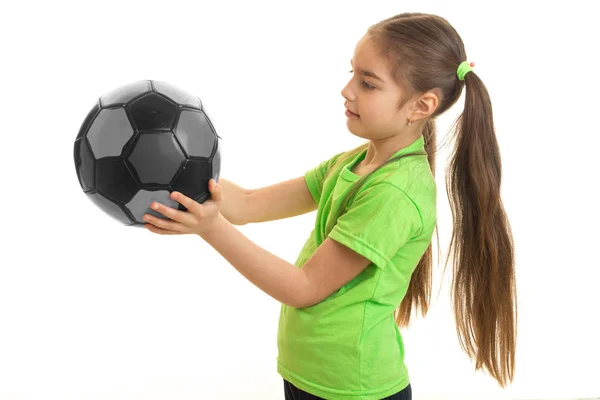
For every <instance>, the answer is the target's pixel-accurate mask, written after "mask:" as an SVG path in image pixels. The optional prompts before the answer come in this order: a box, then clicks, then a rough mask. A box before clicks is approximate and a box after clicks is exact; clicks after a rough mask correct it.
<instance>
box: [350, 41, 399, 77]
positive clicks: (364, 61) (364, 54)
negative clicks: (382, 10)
mask: <svg viewBox="0 0 600 400" xmlns="http://www.w3.org/2000/svg"><path fill="white" fill-rule="evenodd" d="M351 61H352V63H353V65H354V66H355V67H357V68H361V69H365V70H368V71H371V72H374V73H375V74H377V75H378V76H380V77H382V78H383V79H384V80H385V81H386V82H387V81H389V80H390V75H389V72H388V67H387V65H386V62H385V59H384V58H383V57H381V56H380V55H379V53H378V49H377V48H376V47H375V45H374V44H373V42H372V41H371V40H370V39H367V38H366V37H365V36H363V37H362V38H361V39H360V40H359V41H358V43H357V44H356V47H355V48H354V55H353V57H352V59H351Z"/></svg>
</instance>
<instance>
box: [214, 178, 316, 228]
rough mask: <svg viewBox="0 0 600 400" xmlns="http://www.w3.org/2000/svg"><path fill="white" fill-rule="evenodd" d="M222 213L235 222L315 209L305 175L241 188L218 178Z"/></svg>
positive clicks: (270, 219) (264, 219) (241, 223)
mask: <svg viewBox="0 0 600 400" xmlns="http://www.w3.org/2000/svg"><path fill="white" fill-rule="evenodd" d="M219 185H220V186H221V188H222V190H223V195H224V199H223V202H222V203H221V214H223V216H224V217H225V219H227V220H228V221H229V222H231V223H232V224H234V225H246V224H249V223H258V222H267V221H274V220H278V219H284V218H291V217H295V216H297V215H302V214H306V213H308V212H311V211H315V210H316V209H317V204H316V203H315V200H314V199H313V197H312V195H311V194H310V191H309V190H308V187H307V186H306V181H305V180H304V176H300V177H297V178H294V179H290V180H287V181H284V182H279V183H276V184H273V185H270V186H266V187H263V188H260V189H251V190H250V189H244V188H241V187H239V186H238V185H236V184H235V183H233V182H231V181H228V180H226V179H223V178H221V179H220V180H219Z"/></svg>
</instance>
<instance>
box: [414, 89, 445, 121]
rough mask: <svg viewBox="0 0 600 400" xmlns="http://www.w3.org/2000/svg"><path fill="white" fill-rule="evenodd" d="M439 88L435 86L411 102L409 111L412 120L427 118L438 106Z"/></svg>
mask: <svg viewBox="0 0 600 400" xmlns="http://www.w3.org/2000/svg"><path fill="white" fill-rule="evenodd" d="M441 93H442V91H441V89H439V88H435V89H432V90H430V91H428V92H426V93H424V94H423V95H422V96H421V97H420V98H419V99H418V100H417V101H415V102H414V103H413V108H412V111H411V114H412V120H413V122H414V121H416V120H419V119H423V118H427V117H429V116H430V115H431V114H433V112H434V111H435V110H436V109H437V108H438V105H439V99H440V96H441Z"/></svg>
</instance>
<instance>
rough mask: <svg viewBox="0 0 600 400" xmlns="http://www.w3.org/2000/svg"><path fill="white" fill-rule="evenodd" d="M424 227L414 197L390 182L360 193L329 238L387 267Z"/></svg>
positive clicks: (378, 265) (382, 267) (381, 266)
mask: <svg viewBox="0 0 600 400" xmlns="http://www.w3.org/2000/svg"><path fill="white" fill-rule="evenodd" d="M421 230H422V222H421V214H420V212H419V209H418V208H417V206H416V205H415V203H414V202H413V201H412V199H411V198H410V197H409V196H408V195H407V194H406V193H405V192H404V191H402V190H401V189H399V188H397V187H396V186H394V185H392V184H389V183H380V184H376V185H373V186H372V187H370V188H367V189H365V190H364V191H362V192H359V193H358V194H357V195H356V197H355V198H354V200H353V201H352V203H351V204H350V206H349V207H348V209H347V210H346V212H345V213H344V214H342V215H341V216H340V217H339V218H338V220H337V223H336V225H335V226H334V227H333V228H332V229H331V232H330V233H329V237H330V238H332V239H333V240H335V241H336V242H339V243H341V244H343V245H345V246H347V247H349V248H351V249H352V250H354V251H356V252H357V253H359V254H361V255H362V256H364V257H366V258H368V259H369V260H371V261H372V262H373V263H374V264H375V265H376V266H377V267H379V268H381V269H384V268H385V266H386V265H387V264H388V263H389V261H390V260H391V259H392V257H393V256H394V255H395V254H396V253H397V252H398V250H399V249H400V248H401V247H402V246H404V245H405V244H406V243H407V242H408V241H409V240H410V239H411V238H413V237H415V236H417V235H418V234H419V233H420V231H421Z"/></svg>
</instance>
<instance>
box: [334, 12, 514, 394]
mask: <svg viewBox="0 0 600 400" xmlns="http://www.w3.org/2000/svg"><path fill="white" fill-rule="evenodd" d="M367 34H368V37H369V39H371V40H372V41H373V44H374V45H375V46H376V48H377V49H378V50H379V54H380V55H381V56H382V57H383V58H384V59H385V60H386V61H387V62H388V65H389V66H390V69H391V72H392V76H393V77H394V79H395V80H396V82H397V83H398V84H399V85H400V86H401V87H403V88H406V90H405V95H404V96H403V99H402V100H401V101H400V104H399V108H401V107H402V106H403V105H404V104H405V103H406V101H408V99H409V98H410V97H411V96H412V95H413V94H414V93H425V92H427V91H429V90H431V89H434V88H439V89H441V94H442V95H441V97H440V99H439V105H438V108H437V109H436V110H435V111H434V112H433V113H432V114H431V115H430V116H429V119H428V120H427V122H426V123H425V125H424V127H423V132H422V135H423V138H424V140H425V151H426V154H424V153H409V154H403V155H400V156H398V157H394V158H391V159H389V160H388V161H386V162H385V163H384V164H382V165H381V166H379V167H378V168H377V169H376V170H374V171H371V172H370V173H369V174H367V175H365V176H363V177H361V178H360V179H359V180H358V181H357V182H356V183H355V185H354V187H353V188H352V189H351V190H350V192H349V193H348V194H347V195H346V197H345V198H344V200H343V202H342V205H341V206H340V208H339V209H338V213H337V217H336V218H334V221H337V219H338V218H339V216H340V215H341V213H342V211H344V210H345V209H346V205H347V204H349V202H350V201H351V199H352V198H353V197H354V195H355V194H356V192H357V191H358V190H359V188H360V186H361V185H362V184H363V183H364V182H365V181H366V180H367V179H368V178H369V176H370V175H372V174H373V173H375V171H377V170H378V169H379V168H382V167H383V166H385V165H387V164H389V163H392V162H395V161H397V160H399V159H400V158H403V157H408V156H418V155H423V156H426V157H427V160H428V162H429V165H430V168H431V172H432V174H433V176H434V177H435V154H436V152H437V150H436V141H437V140H436V124H435V118H436V117H437V116H438V115H441V114H442V113H444V112H445V111H446V110H448V109H449V108H450V107H452V105H454V104H455V103H456V101H457V100H458V99H459V97H460V95H461V93H462V90H463V87H464V88H465V91H466V93H465V105H464V111H463V113H462V114H461V115H460V116H459V117H458V119H457V120H456V122H455V123H454V125H453V132H454V134H455V135H454V144H455V147H454V151H453V154H452V157H451V160H450V163H449V166H448V169H447V174H446V182H447V185H446V188H447V194H448V199H449V201H450V206H451V210H452V216H453V227H452V236H451V241H450V247H449V251H448V256H449V258H448V259H447V261H446V267H447V263H448V260H449V259H450V255H451V254H454V257H452V260H453V280H452V299H453V306H454V316H455V320H456V327H457V334H458V337H459V341H460V345H461V347H462V349H463V350H464V351H465V352H466V353H467V354H468V356H469V357H470V358H471V359H475V369H476V370H478V369H481V368H482V367H484V368H485V369H486V370H487V371H488V372H489V373H490V375H491V376H492V377H493V378H494V379H496V380H497V381H498V383H499V384H500V386H502V387H504V386H506V384H507V383H508V381H510V382H512V381H513V378H514V370H515V351H516V331H517V329H516V327H517V321H516V320H517V293H516V282H515V271H514V245H513V238H512V233H511V230H510V224H509V221H508V218H507V216H506V213H505V211H504V207H503V204H502V199H501V198H500V184H501V180H502V167H501V159H500V152H499V149H498V142H497V140H496V133H495V130H494V121H493V116H492V105H491V101H490V97H489V94H488V91H487V89H486V87H485V85H484V84H483V82H482V81H481V79H480V78H479V77H478V76H477V74H476V73H475V72H474V71H471V72H469V73H467V74H466V75H465V78H464V81H461V80H459V79H458V77H457V75H456V71H457V68H458V66H459V64H460V63H461V62H463V61H466V60H467V57H466V52H465V49H464V45H463V42H462V40H461V38H460V36H459V35H458V33H457V32H456V30H455V29H454V28H453V27H452V26H451V25H450V23H449V22H448V21H446V20H445V19H444V18H441V17H439V16H436V15H431V14H422V13H404V14H399V15H396V16H394V17H391V18H387V19H385V20H383V21H381V22H379V23H377V24H375V25H373V26H371V27H370V28H369V29H368V31H367ZM367 146H368V142H367V143H364V144H362V145H360V146H358V147H357V148H355V149H353V150H350V151H348V152H346V153H345V154H343V155H342V156H341V157H339V158H338V159H337V161H336V163H335V164H334V165H333V166H332V167H330V169H329V171H328V172H331V171H333V170H335V169H336V166H339V165H340V163H343V162H345V161H347V160H348V159H349V158H351V157H353V156H354V155H356V154H358V153H359V152H360V151H362V150H364V149H365V148H366V147H367ZM326 178H327V177H326ZM334 224H335V223H334ZM436 235H437V240H438V249H439V234H438V232H437V225H436ZM446 267H445V268H444V271H445V270H446ZM431 271H432V245H431V244H430V245H429V247H428V248H427V250H426V251H425V253H424V255H423V257H422V258H421V259H420V261H419V263H418V265H417V267H416V269H415V271H414V272H413V274H412V276H411V279H410V284H409V287H408V291H407V293H406V296H405V297H404V299H403V300H402V302H401V303H400V305H399V307H398V309H396V312H395V313H394V315H395V321H396V323H397V324H398V326H399V327H402V326H407V325H408V324H409V321H410V317H411V311H412V309H413V306H414V307H415V310H418V309H420V310H421V314H422V315H423V316H425V315H426V314H427V311H428V309H429V302H430V294H431V286H432V282H431Z"/></svg>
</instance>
